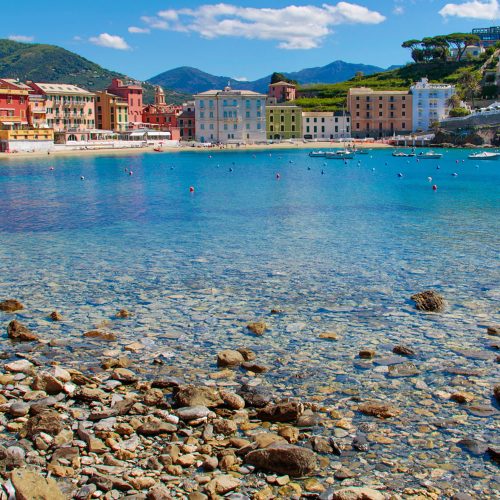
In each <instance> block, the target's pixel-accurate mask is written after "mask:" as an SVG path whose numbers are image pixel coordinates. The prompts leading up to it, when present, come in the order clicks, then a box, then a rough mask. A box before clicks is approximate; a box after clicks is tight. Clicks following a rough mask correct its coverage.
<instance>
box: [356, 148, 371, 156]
mask: <svg viewBox="0 0 500 500" xmlns="http://www.w3.org/2000/svg"><path fill="white" fill-rule="evenodd" d="M370 152H371V150H369V149H355V150H354V153H355V154H357V155H367V154H370Z"/></svg>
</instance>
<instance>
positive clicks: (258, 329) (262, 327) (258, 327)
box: [247, 321, 267, 336]
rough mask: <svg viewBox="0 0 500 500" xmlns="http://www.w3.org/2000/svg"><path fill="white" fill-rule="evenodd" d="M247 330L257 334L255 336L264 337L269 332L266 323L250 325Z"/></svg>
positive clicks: (257, 322) (260, 322)
mask: <svg viewBox="0 0 500 500" xmlns="http://www.w3.org/2000/svg"><path fill="white" fill-rule="evenodd" d="M247 328H248V329H249V330H250V331H251V332H252V333H255V335H259V336H260V335H264V333H265V332H266V331H267V325H266V323H264V321H256V322H254V323H249V324H248V325H247Z"/></svg>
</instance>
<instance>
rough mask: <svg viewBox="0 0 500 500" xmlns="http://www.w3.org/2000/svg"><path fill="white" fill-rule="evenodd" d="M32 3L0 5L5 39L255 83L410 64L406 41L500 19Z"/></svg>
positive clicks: (406, 7)
mask: <svg viewBox="0 0 500 500" xmlns="http://www.w3.org/2000/svg"><path fill="white" fill-rule="evenodd" d="M31 1H32V0H28V3H31ZM33 4H34V5H33V8H31V9H29V11H28V14H26V9H25V6H26V4H23V7H22V8H21V9H19V4H17V3H16V2H5V3H4V4H3V5H2V8H1V10H2V18H3V20H4V22H3V23H2V25H1V28H0V37H1V38H9V37H10V38H11V39H14V40H20V41H23V40H24V41H34V42H39V43H51V44H55V45H59V46H62V47H64V48H66V49H68V50H72V51H74V52H77V53H78V54H80V55H82V56H84V57H87V58H88V59H91V60H93V61H95V62H97V63H99V64H101V65H103V66H105V67H107V68H109V69H113V70H116V71H120V72H123V73H126V74H128V75H130V76H132V77H135V78H138V79H141V80H144V79H147V78H150V77H152V76H154V75H156V74H158V73H161V72H163V71H165V70H167V69H172V68H175V67H177V66H194V67H197V68H200V69H202V70H204V71H207V72H210V73H213V74H217V75H223V76H229V77H232V78H240V79H250V80H253V79H256V78H259V77H262V76H265V75H267V74H269V73H271V72H273V71H295V70H299V69H303V68H307V67H313V66H323V65H325V64H328V63H330V62H332V61H334V60H336V59H342V60H344V61H348V62H356V63H365V64H374V65H377V66H382V67H387V66H389V65H392V64H403V63H405V62H407V61H408V60H409V59H410V57H409V53H408V51H407V50H405V49H402V48H401V42H402V41H403V40H406V39H409V38H422V37H424V36H432V35H436V34H443V33H451V32H456V31H466V32H468V31H470V30H471V29H472V28H473V27H483V26H493V25H497V24H499V22H500V5H499V0H451V1H445V0H349V1H348V2H342V1H341V2H338V1H336V0H322V1H321V0H320V1H318V0H273V1H269V0H234V1H233V0H227V1H225V2H224V3H221V2H217V1H214V2H212V1H210V0H205V1H202V0H192V1H183V0H178V1H175V2H174V1H173V0H146V1H144V0H143V1H138V0H122V1H121V2H118V1H116V2H115V1H109V0H86V1H85V2H83V3H80V4H78V6H77V7H75V4H74V3H73V2H61V1H60V0H45V2H43V3H42V4H40V3H38V2H37V3H36V5H38V6H40V7H39V8H37V7H35V2H34V1H33ZM28 7H29V5H28Z"/></svg>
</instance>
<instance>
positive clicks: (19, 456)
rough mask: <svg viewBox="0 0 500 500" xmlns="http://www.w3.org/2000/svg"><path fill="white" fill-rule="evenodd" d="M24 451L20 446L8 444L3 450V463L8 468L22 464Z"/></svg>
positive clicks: (15, 467)
mask: <svg viewBox="0 0 500 500" xmlns="http://www.w3.org/2000/svg"><path fill="white" fill-rule="evenodd" d="M25 459H26V452H25V451H24V449H23V448H21V447H20V446H9V447H8V448H7V449H6V450H5V458H4V461H5V462H4V463H5V465H6V467H7V468H8V469H17V468H18V467H22V466H23V465H24V461H25Z"/></svg>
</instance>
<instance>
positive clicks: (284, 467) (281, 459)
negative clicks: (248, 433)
mask: <svg viewBox="0 0 500 500" xmlns="http://www.w3.org/2000/svg"><path fill="white" fill-rule="evenodd" d="M245 462H246V463H248V464H250V465H254V466H255V467H257V468H259V469H262V470H264V471H268V472H275V473H277V474H288V475H290V476H294V477H299V476H307V475H308V474H311V473H312V472H314V471H315V470H316V468H317V466H318V460H317V457H316V454H315V453H314V452H313V451H312V450H309V449H307V448H302V447H300V446H294V445H291V444H275V445H271V446H268V447H267V448H264V449H260V450H254V451H251V452H250V453H248V454H247V455H246V457H245Z"/></svg>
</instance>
